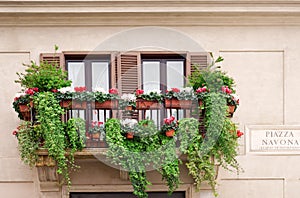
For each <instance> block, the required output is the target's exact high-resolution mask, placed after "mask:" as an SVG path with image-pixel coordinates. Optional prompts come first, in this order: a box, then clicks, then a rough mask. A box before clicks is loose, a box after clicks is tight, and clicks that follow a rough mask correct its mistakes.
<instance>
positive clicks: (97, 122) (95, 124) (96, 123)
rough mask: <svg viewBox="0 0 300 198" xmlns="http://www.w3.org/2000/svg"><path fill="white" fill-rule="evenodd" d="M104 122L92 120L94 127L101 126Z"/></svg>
mask: <svg viewBox="0 0 300 198" xmlns="http://www.w3.org/2000/svg"><path fill="white" fill-rule="evenodd" d="M102 124H103V122H99V121H92V127H96V126H98V127H99V126H101V125H102Z"/></svg>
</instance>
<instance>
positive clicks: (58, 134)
mask: <svg viewBox="0 0 300 198" xmlns="http://www.w3.org/2000/svg"><path fill="white" fill-rule="evenodd" d="M34 105H35V108H36V110H37V116H36V117H37V123H39V124H40V130H41V132H40V133H42V134H43V137H44V148H46V149H47V150H48V153H49V156H50V157H52V158H53V159H54V160H55V161H56V163H57V168H58V169H57V173H58V174H61V175H62V176H63V179H64V181H63V182H65V183H66V184H67V185H68V186H70V185H71V179H70V176H69V168H74V167H76V166H75V164H74V153H75V151H77V150H80V149H82V148H83V142H82V140H81V139H80V138H79V136H78V133H77V131H78V126H77V124H76V121H75V120H69V121H68V122H67V123H66V124H64V123H62V122H61V115H62V114H63V113H64V111H63V109H62V108H61V107H60V105H59V102H58V101H57V100H56V99H55V97H54V95H53V93H51V92H41V93H39V94H38V95H37V96H35V97H34ZM65 128H67V130H66V131H67V132H65ZM66 133H67V134H66ZM66 135H67V137H68V141H66V140H67V138H66ZM67 148H70V153H69V155H68V156H66V149H67Z"/></svg>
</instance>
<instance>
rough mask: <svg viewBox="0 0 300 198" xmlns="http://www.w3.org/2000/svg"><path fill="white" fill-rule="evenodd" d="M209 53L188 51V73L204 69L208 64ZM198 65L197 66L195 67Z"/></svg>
mask: <svg viewBox="0 0 300 198" xmlns="http://www.w3.org/2000/svg"><path fill="white" fill-rule="evenodd" d="M208 57H209V53H206V52H203V53H200V52H199V53H196V52H193V53H188V54H187V64H186V75H187V76H189V75H191V74H192V73H193V72H194V71H195V70H196V69H200V70H201V69H204V68H206V67H207V66H208V61H209V59H208ZM195 66H197V68H195Z"/></svg>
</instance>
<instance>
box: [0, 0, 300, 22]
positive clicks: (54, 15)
mask: <svg viewBox="0 0 300 198" xmlns="http://www.w3.org/2000/svg"><path fill="white" fill-rule="evenodd" d="M0 25H1V26H83V25H84V26H120V25H121V26H145V25H148V26H190V25H213V26H214V25H300V0H285V1H283V0H262V1H258V0H254V1H252V0H235V1H232V0H210V1H204V0H194V1H189V0H187V1H179V0H152V1H146V0H131V1H125V0H124V1H122V0H110V1H108V0H98V1H97V0H96V1H91V0H87V1H83V0H72V1H70V0H48V1H41V0H30V1H28V0H23V1H18V0H10V1H0Z"/></svg>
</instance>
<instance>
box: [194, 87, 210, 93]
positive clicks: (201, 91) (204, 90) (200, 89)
mask: <svg viewBox="0 0 300 198" xmlns="http://www.w3.org/2000/svg"><path fill="white" fill-rule="evenodd" d="M206 91H208V90H207V88H206V87H202V88H201V87H199V88H198V89H197V90H196V92H197V93H203V92H206Z"/></svg>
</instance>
